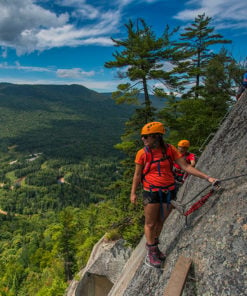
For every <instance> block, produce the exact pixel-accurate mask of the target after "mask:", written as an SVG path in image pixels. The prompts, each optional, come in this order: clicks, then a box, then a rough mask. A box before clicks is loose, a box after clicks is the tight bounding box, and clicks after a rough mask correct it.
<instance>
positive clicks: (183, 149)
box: [173, 140, 196, 184]
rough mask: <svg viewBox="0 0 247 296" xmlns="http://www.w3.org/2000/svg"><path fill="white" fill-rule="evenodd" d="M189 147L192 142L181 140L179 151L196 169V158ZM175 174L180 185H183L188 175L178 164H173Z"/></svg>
mask: <svg viewBox="0 0 247 296" xmlns="http://www.w3.org/2000/svg"><path fill="white" fill-rule="evenodd" d="M189 147H190V141H188V140H181V141H179V142H178V151H179V152H180V153H181V154H182V156H183V158H184V159H185V161H186V162H187V163H189V164H190V165H191V166H193V167H194V166H195V165H196V156H195V154H194V153H191V152H189V151H188V149H189ZM173 172H174V174H175V179H176V181H177V182H178V184H183V183H184V181H185V179H186V178H187V177H188V174H187V173H186V172H185V171H184V170H182V168H181V167H180V165H179V164H177V163H174V164H173Z"/></svg>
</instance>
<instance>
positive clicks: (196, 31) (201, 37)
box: [173, 14, 231, 98]
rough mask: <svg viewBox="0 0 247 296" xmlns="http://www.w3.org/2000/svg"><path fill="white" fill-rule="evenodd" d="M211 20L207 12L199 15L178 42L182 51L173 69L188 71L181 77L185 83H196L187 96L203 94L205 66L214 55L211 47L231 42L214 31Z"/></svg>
mask: <svg viewBox="0 0 247 296" xmlns="http://www.w3.org/2000/svg"><path fill="white" fill-rule="evenodd" d="M211 20H212V18H210V17H207V16H205V14H202V15H198V16H197V17H196V18H195V20H194V22H193V23H192V24H191V25H190V26H188V27H185V28H184V33H182V34H180V36H181V37H180V40H181V41H180V42H178V43H177V47H178V49H179V51H180V53H179V54H178V63H177V67H175V68H174V69H173V71H174V72H175V73H186V75H182V76H181V77H180V79H183V84H188V83H190V84H191V83H193V84H194V86H192V87H191V88H189V89H188V90H187V91H186V93H185V94H184V95H183V96H184V97H186V98H191V97H193V98H198V97H199V95H200V94H201V90H202V89H203V87H202V78H203V77H205V68H206V67H207V65H208V62H209V60H210V59H211V58H212V57H213V56H214V52H213V51H210V47H211V46H212V45H215V44H225V43H231V41H230V40H226V39H223V36H222V35H220V34H217V33H214V31H215V28H214V27H212V26H210V22H211Z"/></svg>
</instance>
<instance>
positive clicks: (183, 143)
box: [178, 140, 190, 148]
mask: <svg viewBox="0 0 247 296" xmlns="http://www.w3.org/2000/svg"><path fill="white" fill-rule="evenodd" d="M178 146H180V147H187V148H188V147H190V141H188V140H181V141H179V142H178Z"/></svg>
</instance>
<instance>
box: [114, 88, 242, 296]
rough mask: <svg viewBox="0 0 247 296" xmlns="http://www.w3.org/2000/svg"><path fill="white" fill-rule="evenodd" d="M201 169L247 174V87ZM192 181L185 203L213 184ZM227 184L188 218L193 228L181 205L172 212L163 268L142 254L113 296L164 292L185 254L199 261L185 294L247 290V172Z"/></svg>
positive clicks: (223, 295) (236, 295)
mask: <svg viewBox="0 0 247 296" xmlns="http://www.w3.org/2000/svg"><path fill="white" fill-rule="evenodd" d="M197 168H199V169H201V170H202V171H203V172H205V173H207V174H209V175H211V176H213V177H217V178H219V179H224V178H227V177H233V176H237V175H241V174H247V93H246V92H245V93H244V95H242V97H241V99H240V100H239V101H238V102H237V103H236V104H235V106H234V107H233V109H232V110H231V112H230V113H229V115H228V116H227V118H226V119H225V121H224V122H223V123H222V125H221V126H220V127H219V130H218V131H217V133H216V134H215V136H214V138H213V139H212V140H211V141H210V143H209V144H208V145H207V147H206V148H205V151H204V152H203V154H202V155H201V157H200V159H199V161H198V163H197ZM186 182H187V183H185V184H184V185H183V188H182V189H181V190H180V192H179V195H178V200H180V201H181V202H182V203H185V202H188V201H189V200H190V199H191V198H192V197H193V196H195V195H196V194H197V193H198V192H200V191H201V190H202V189H203V188H204V187H205V186H206V185H208V183H207V182H206V181H205V180H201V179H199V178H195V177H192V176H191V177H190V178H189V179H188V180H187V181H186ZM221 186H222V191H219V192H218V193H216V194H214V195H213V196H211V197H210V198H209V200H208V201H207V203H206V204H204V205H203V206H202V207H201V208H200V209H199V210H198V211H196V212H194V213H193V214H192V215H190V216H189V217H188V225H189V227H185V217H184V216H182V215H180V214H179V213H178V212H177V211H176V210H174V211H173V212H172V214H171V215H170V216H169V217H168V219H167V220H166V223H165V225H164V227H163V230H162V234H161V237H160V241H161V245H160V248H161V249H162V250H163V251H165V252H166V253H167V255H168V257H167V260H166V262H165V265H164V269H163V270H160V269H156V268H150V267H148V266H147V265H145V264H144V260H143V259H142V260H141V262H140V266H139V268H138V269H137V271H136V272H135V275H134V276H133V277H132V278H131V279H129V281H128V282H126V281H125V282H122V285H121V278H120V279H119V282H118V283H117V285H118V287H120V286H121V289H116V284H115V285H114V286H113V288H112V290H111V292H110V293H109V295H111V296H121V295H124V296H163V295H164V290H165V286H166V284H167V282H168V280H169V278H170V274H171V272H172V269H173V267H174V265H175V263H176V261H177V259H178V257H179V255H183V256H185V257H190V258H192V260H193V264H192V267H191V269H190V272H189V276H188V279H187V282H186V285H185V289H184V292H183V296H185V295H186V296H188V295H190V296H196V295H198V296H219V295H220V296H227V295H230V296H244V295H247V294H246V293H247V292H246V291H247V282H246V278H247V277H246V276H247V262H246V252H247V215H246V214H247V210H246V201H247V176H246V177H241V178H237V179H232V180H230V181H227V182H222V184H221ZM207 192H208V190H207V191H205V193H207ZM205 193H204V194H205ZM202 195H203V194H201V196H202ZM189 205H190V204H189ZM189 205H188V206H189ZM128 272H130V269H128V268H126V269H124V274H128ZM124 274H122V279H123V278H126V277H124Z"/></svg>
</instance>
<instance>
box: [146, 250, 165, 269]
mask: <svg viewBox="0 0 247 296" xmlns="http://www.w3.org/2000/svg"><path fill="white" fill-rule="evenodd" d="M147 249H148V259H149V263H150V265H152V266H154V267H160V266H161V263H162V262H161V260H160V259H159V258H158V254H157V249H158V248H157V246H148V245H147Z"/></svg>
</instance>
